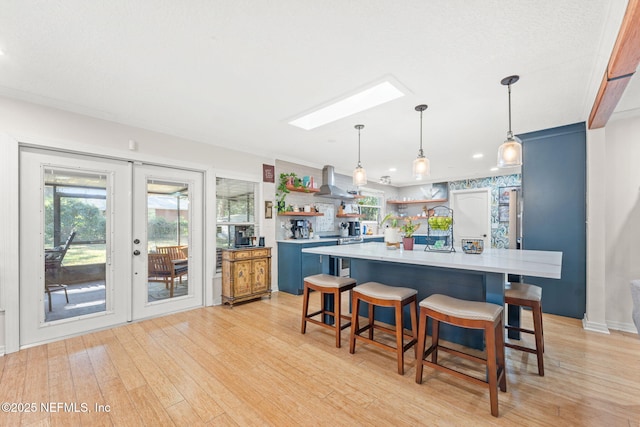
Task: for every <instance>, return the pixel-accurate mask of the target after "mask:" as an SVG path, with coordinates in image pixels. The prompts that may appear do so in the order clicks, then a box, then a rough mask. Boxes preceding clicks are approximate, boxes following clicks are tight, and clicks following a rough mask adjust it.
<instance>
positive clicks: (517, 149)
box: [498, 76, 522, 168]
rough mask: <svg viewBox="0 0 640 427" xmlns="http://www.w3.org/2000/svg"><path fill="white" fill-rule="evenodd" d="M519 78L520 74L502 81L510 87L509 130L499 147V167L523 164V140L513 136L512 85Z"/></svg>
mask: <svg viewBox="0 0 640 427" xmlns="http://www.w3.org/2000/svg"><path fill="white" fill-rule="evenodd" d="M519 79H520V76H509V77H505V78H504V79H502V81H500V83H502V84H503V85H504V86H507V87H508V88H509V132H507V139H506V140H505V141H504V142H503V143H502V145H501V146H500V148H499V149H498V167H499V168H511V167H514V166H521V165H522V141H521V140H520V138H518V137H517V136H513V132H512V131H511V85H512V84H513V83H515V82H517V81H518V80H519Z"/></svg>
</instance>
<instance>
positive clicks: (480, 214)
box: [450, 188, 491, 248]
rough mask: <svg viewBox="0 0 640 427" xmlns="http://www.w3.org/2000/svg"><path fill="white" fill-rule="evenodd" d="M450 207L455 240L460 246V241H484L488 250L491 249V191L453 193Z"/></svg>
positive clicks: (479, 190)
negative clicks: (469, 239)
mask: <svg viewBox="0 0 640 427" xmlns="http://www.w3.org/2000/svg"><path fill="white" fill-rule="evenodd" d="M450 206H451V209H453V240H454V242H455V246H457V247H459V246H460V239H466V238H473V239H483V240H484V245H485V247H486V248H490V247H491V189H489V188H479V189H471V190H453V191H451V197H450Z"/></svg>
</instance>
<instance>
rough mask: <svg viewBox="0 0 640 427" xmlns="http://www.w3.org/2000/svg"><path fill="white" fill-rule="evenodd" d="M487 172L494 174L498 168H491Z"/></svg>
mask: <svg viewBox="0 0 640 427" xmlns="http://www.w3.org/2000/svg"><path fill="white" fill-rule="evenodd" d="M489 170H490V171H491V172H495V171H497V170H498V168H496V167H493V168H491V169H489Z"/></svg>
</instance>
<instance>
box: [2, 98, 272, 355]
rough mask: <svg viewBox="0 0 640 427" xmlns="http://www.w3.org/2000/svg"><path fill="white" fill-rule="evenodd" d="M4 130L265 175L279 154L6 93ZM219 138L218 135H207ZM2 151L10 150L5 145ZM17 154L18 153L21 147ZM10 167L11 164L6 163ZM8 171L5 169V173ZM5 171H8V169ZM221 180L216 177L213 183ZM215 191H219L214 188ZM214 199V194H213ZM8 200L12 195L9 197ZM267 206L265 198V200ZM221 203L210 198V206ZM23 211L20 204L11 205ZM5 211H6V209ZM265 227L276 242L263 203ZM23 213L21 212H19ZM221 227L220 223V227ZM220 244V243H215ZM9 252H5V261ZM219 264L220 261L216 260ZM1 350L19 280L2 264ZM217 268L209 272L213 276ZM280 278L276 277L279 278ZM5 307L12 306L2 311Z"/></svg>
mask: <svg viewBox="0 0 640 427" xmlns="http://www.w3.org/2000/svg"><path fill="white" fill-rule="evenodd" d="M0 135H8V136H10V137H11V138H6V139H4V138H0V144H3V147H0V148H4V146H6V145H8V144H9V142H8V141H10V140H17V141H19V142H21V143H27V144H33V145H41V146H51V147H59V148H71V147H72V148H73V149H79V150H80V151H84V152H87V153H95V154H106V155H110V156H114V157H119V158H124V159H130V160H140V161H147V162H156V163H159V164H165V165H176V164H190V165H197V166H198V167H200V166H204V167H207V168H213V172H214V173H220V172H222V171H230V172H236V173H237V172H241V173H242V174H243V176H253V177H255V179H256V180H258V181H262V164H263V163H266V164H271V165H274V164H275V160H274V159H269V158H263V157H258V156H254V155H251V154H247V153H243V152H238V151H234V150H230V149H227V148H223V147H216V146H213V145H210V144H206V143H200V142H195V141H191V140H186V139H182V138H179V137H175V136H171V135H166V134H161V133H157V132H152V131H149V130H146V129H141V128H135V127H131V126H125V125H120V124H117V123H114V122H109V121H106V120H101V119H94V118H90V117H87V116H82V115H79V114H74V113H69V112H65V111H61V110H56V109H53V108H48V107H41V106H38V105H34V104H30V103H27V102H21V101H15V100H11V99H7V98H2V97H0ZM130 140H134V141H136V143H137V147H138V148H137V150H135V151H130V150H129V141H130ZM207 142H211V143H215V142H216V141H207ZM0 153H5V151H4V150H0ZM16 154H17V153H16ZM17 160H18V159H17V155H15V156H12V158H11V159H8V158H6V157H5V158H4V159H0V167H1V166H6V165H7V164H9V165H11V168H13V169H15V165H17ZM5 169H6V168H5ZM0 175H3V174H0ZM3 176H4V175H3ZM213 182H215V180H210V183H213ZM17 192H18V186H17V185H13V184H12V185H11V186H3V189H2V193H3V195H5V196H6V195H7V194H17ZM274 193H275V187H274V185H273V184H264V185H263V186H262V199H263V200H274ZM214 194H215V193H214ZM210 199H212V198H210ZM5 200H6V198H5ZM260 203H261V206H263V205H264V204H263V203H262V201H261V202H260ZM212 206H215V205H212V204H211V201H209V207H212ZM7 209H14V210H15V211H16V212H17V209H18V208H17V204H16V206H12V207H8V208H7ZM3 212H4V211H3ZM260 212H262V214H261V221H262V224H261V230H263V232H264V236H265V238H266V239H265V243H266V245H267V246H272V247H275V228H274V220H273V219H269V220H267V219H264V209H260ZM16 217H17V215H16ZM206 221H207V222H209V223H210V224H215V211H214V210H213V209H212V210H211V211H209V212H207V218H206ZM12 229H13V230H15V229H17V224H15V223H8V222H5V223H0V235H2V236H6V235H8V234H10V233H11V230H12ZM214 230H215V229H214ZM214 244H215V243H214ZM6 259H7V257H4V256H3V257H0V261H4V260H6ZM212 265H213V266H214V268H215V262H213V264H212ZM0 267H5V268H0V298H2V299H0V354H2V353H3V351H2V350H3V348H4V346H5V343H8V341H7V339H9V337H5V336H4V331H5V321H7V323H10V322H8V319H9V314H8V313H7V312H10V311H11V310H15V309H14V308H12V305H11V304H12V299H11V298H12V295H14V296H15V298H17V295H18V292H17V287H18V282H17V281H16V280H7V279H8V278H9V276H7V274H6V271H3V270H6V269H7V268H6V267H7V266H5V265H0ZM212 275H213V273H212V272H211V271H209V272H208V274H207V276H208V277H211V276H212ZM273 282H274V283H277V281H276V280H273ZM207 286H209V287H212V286H213V291H212V292H211V290H210V294H212V295H213V298H214V299H215V301H219V300H220V289H221V288H220V283H219V280H214V281H213V284H212V283H211V282H209V284H207ZM2 309H4V310H6V311H7V312H4V311H2ZM6 349H7V351H14V350H15V348H14V346H13V344H11V343H8V344H7V348H6Z"/></svg>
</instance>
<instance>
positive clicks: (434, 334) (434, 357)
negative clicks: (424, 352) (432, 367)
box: [431, 318, 440, 364]
mask: <svg viewBox="0 0 640 427" xmlns="http://www.w3.org/2000/svg"><path fill="white" fill-rule="evenodd" d="M439 341H440V321H439V320H436V319H433V318H432V319H431V346H432V347H433V352H432V353H431V361H432V362H433V363H435V364H438V345H439Z"/></svg>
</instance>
